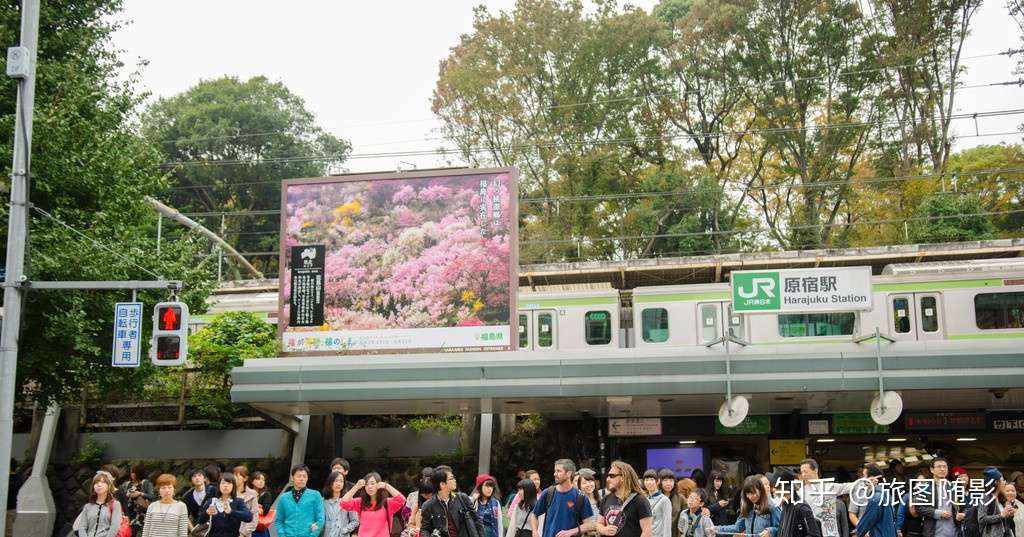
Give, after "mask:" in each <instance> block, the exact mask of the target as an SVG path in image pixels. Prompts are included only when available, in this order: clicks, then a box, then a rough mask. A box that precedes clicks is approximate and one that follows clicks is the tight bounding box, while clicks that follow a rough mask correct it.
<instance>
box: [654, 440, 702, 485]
mask: <svg viewBox="0 0 1024 537" xmlns="http://www.w3.org/2000/svg"><path fill="white" fill-rule="evenodd" d="M647 468H650V469H653V470H660V469H662V468H668V469H669V470H672V472H673V473H675V474H676V478H680V477H690V476H691V475H692V474H693V471H694V470H700V471H702V472H703V471H704V448H699V447H681V448H651V449H648V450H647Z"/></svg>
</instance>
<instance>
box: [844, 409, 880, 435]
mask: <svg viewBox="0 0 1024 537" xmlns="http://www.w3.org/2000/svg"><path fill="white" fill-rule="evenodd" d="M888 432H889V426H888V425H879V424H877V423H875V420H874V419H872V418H871V414H868V413H867V412H850V413H844V414H832V434H885V433H888Z"/></svg>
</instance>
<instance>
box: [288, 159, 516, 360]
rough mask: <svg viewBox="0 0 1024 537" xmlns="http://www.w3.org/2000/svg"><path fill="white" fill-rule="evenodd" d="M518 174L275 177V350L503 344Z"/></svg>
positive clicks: (507, 340) (511, 319)
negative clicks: (278, 346)
mask: <svg viewBox="0 0 1024 537" xmlns="http://www.w3.org/2000/svg"><path fill="white" fill-rule="evenodd" d="M516 181H517V176H516V173H515V170H513V169H510V168H498V169H467V170H441V171H430V172H426V171H424V172H407V173H397V174H364V175H352V176H341V177H320V178H314V179H293V180H288V181H285V182H284V184H283V185H282V189H281V230H282V232H281V267H280V275H281V276H280V292H279V297H278V303H279V309H280V311H279V314H278V319H279V324H278V327H279V331H280V334H281V348H282V350H283V351H284V352H285V353H288V354H305V355H309V354H366V353H382V352H395V353H406V352H458V351H488V350H495V351H498V350H513V349H514V348H515V340H514V338H513V337H512V335H513V334H515V330H514V328H515V326H514V323H515V322H516V320H517V319H516V316H515V315H514V312H515V311H516V303H515V301H516V291H517V289H518V257H517V255H518V250H517V245H518V242H517V241H518V237H517V227H518V205H517V183H516Z"/></svg>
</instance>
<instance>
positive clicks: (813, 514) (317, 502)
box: [72, 458, 1024, 537]
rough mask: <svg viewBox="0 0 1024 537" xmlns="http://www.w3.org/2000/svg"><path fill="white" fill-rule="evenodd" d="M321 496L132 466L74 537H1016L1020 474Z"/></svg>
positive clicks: (616, 471) (111, 478) (236, 474)
mask: <svg viewBox="0 0 1024 537" xmlns="http://www.w3.org/2000/svg"><path fill="white" fill-rule="evenodd" d="M330 470H331V471H330V475H329V476H328V478H327V480H326V482H325V483H324V484H323V487H322V489H321V490H320V491H317V490H314V489H312V488H311V487H310V486H309V485H310V483H309V476H310V470H309V468H307V467H306V466H304V465H297V466H295V467H293V468H292V469H291V472H290V479H289V483H288V484H287V485H286V486H284V487H283V490H282V491H281V492H280V493H279V494H277V495H274V494H272V493H271V492H270V487H269V486H268V483H267V477H266V475H265V474H264V473H262V472H258V471H257V472H252V473H251V474H250V472H249V469H248V468H247V467H245V466H236V467H234V468H232V469H230V471H225V470H224V469H222V468H220V467H219V466H217V465H210V466H207V467H206V468H203V469H195V470H191V471H189V472H188V473H187V479H188V483H187V485H186V486H185V488H184V490H180V491H179V489H178V485H179V484H178V482H177V479H176V478H175V476H173V475H171V474H160V475H159V477H157V479H156V483H155V484H154V483H150V481H149V480H148V479H147V478H146V476H147V475H148V474H147V473H146V469H145V468H144V467H142V466H133V467H131V468H130V470H129V472H127V473H128V475H127V477H126V478H125V479H124V480H123V482H122V483H121V484H120V486H115V483H116V479H117V478H116V477H115V476H117V475H118V469H117V468H116V467H112V466H105V467H104V468H102V469H101V470H99V471H98V472H97V473H96V475H95V476H94V477H93V478H92V480H91V484H90V496H89V500H88V502H87V503H86V504H85V506H84V507H83V508H82V510H81V513H80V514H79V515H78V517H77V519H75V521H74V524H73V525H72V530H73V531H74V532H75V533H76V534H77V535H76V536H75V537H270V529H271V527H273V528H274V529H275V531H276V534H277V537H356V536H358V537H598V536H602V537H732V536H738V535H745V536H752V537H851V536H855V537H1024V506H1022V505H1021V502H1020V500H1018V498H1017V490H1018V487H1020V486H1021V485H1022V484H1024V475H1021V474H1020V473H1019V472H1017V473H1016V474H1014V475H1011V476H1010V479H1009V480H1007V479H1004V477H1003V475H1002V473H1001V472H1000V471H999V470H998V469H997V468H995V467H988V468H986V469H985V470H984V471H983V472H982V475H981V476H980V477H977V478H974V479H972V478H971V476H969V475H968V473H967V471H966V470H964V469H963V468H959V467H953V468H950V466H949V464H948V462H947V461H946V460H945V459H942V458H935V459H933V460H932V461H931V462H930V464H928V465H927V467H924V468H921V469H920V471H919V474H918V476H917V477H916V478H911V479H907V478H906V476H904V475H903V473H902V470H903V469H902V466H901V465H900V466H896V465H894V464H890V465H889V474H886V473H885V472H883V471H882V469H881V468H880V467H879V466H877V465H875V464H866V465H864V466H863V467H862V468H861V470H860V471H861V473H860V476H859V478H858V479H856V480H847V481H845V482H836V481H835V480H834V479H822V478H821V476H820V468H819V466H818V463H817V462H816V461H815V460H814V459H806V460H804V461H803V462H802V463H801V464H800V466H799V472H798V473H797V472H794V471H793V470H792V469H789V468H786V467H777V468H776V469H775V471H774V472H771V473H768V474H758V473H750V474H749V475H747V476H746V477H745V478H744V479H743V480H742V482H741V483H740V484H739V486H738V487H735V490H734V488H733V487H731V486H729V485H730V484H731V483H730V478H729V477H728V476H726V475H725V474H723V473H721V472H712V473H711V475H710V476H705V474H704V473H703V472H701V471H699V470H698V471H695V472H694V473H693V474H692V475H690V476H687V477H682V478H680V477H679V476H677V475H676V474H675V473H674V472H673V471H672V470H669V469H664V468H663V469H648V470H646V471H644V472H643V473H642V474H641V473H638V472H637V471H636V470H634V468H633V467H632V466H631V465H630V464H628V463H626V462H623V461H613V462H612V463H611V465H610V466H609V468H608V469H607V471H606V473H605V475H604V476H603V477H604V479H603V482H602V480H601V478H600V476H599V475H598V473H597V472H595V471H594V470H592V469H589V468H579V469H578V468H577V467H576V465H575V464H574V462H573V461H572V460H570V459H560V460H558V461H555V463H554V467H553V474H552V477H553V479H554V484H553V485H551V486H548V487H547V488H543V487H542V485H541V475H540V473H539V472H537V471H535V470H524V471H522V472H520V473H519V475H518V476H517V481H516V482H515V483H514V491H511V492H510V493H509V494H508V495H507V496H506V497H505V498H504V499H503V497H502V494H501V491H500V488H499V486H498V482H497V480H496V479H495V478H494V477H493V476H491V475H488V474H481V475H478V476H476V478H475V479H474V480H473V483H474V487H473V490H472V491H471V492H470V493H469V494H466V493H463V492H460V491H459V490H458V485H457V479H456V475H455V472H454V470H453V469H452V468H451V467H450V466H438V467H435V468H424V469H423V470H422V471H421V472H420V474H419V476H418V477H417V479H416V485H415V487H414V488H413V490H410V491H408V493H407V494H405V493H403V492H402V491H400V490H398V489H396V488H395V487H394V486H392V484H390V483H388V482H387V481H386V480H384V479H383V478H382V477H381V475H380V474H378V473H375V472H371V473H369V474H366V475H365V476H364V477H363V478H362V479H359V480H358V481H356V482H354V483H353V482H351V481H349V480H348V479H347V478H348V473H349V463H348V462H347V461H346V460H345V459H341V458H338V459H335V460H334V461H332V462H331V469H330Z"/></svg>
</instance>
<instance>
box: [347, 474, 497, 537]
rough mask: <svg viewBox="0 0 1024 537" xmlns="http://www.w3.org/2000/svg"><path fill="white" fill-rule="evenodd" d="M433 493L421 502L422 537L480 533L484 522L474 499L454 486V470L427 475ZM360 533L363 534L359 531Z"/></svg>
mask: <svg viewBox="0 0 1024 537" xmlns="http://www.w3.org/2000/svg"><path fill="white" fill-rule="evenodd" d="M430 483H431V484H432V485H433V486H434V491H435V492H434V497H433V498H431V499H429V500H427V503H425V504H423V509H422V510H421V514H420V535H421V536H423V537H437V536H442V537H482V536H483V535H484V525H483V523H482V522H481V521H480V516H479V515H477V513H476V510H475V509H473V500H471V499H470V498H469V496H466V495H465V494H462V493H460V492H458V491H457V490H456V488H457V487H458V483H456V481H455V474H454V473H453V472H452V471H451V470H450V469H448V468H447V467H438V468H435V469H434V474H433V475H432V476H431V477H430ZM359 533H360V537H363V535H362V532H361V531H360V532H359Z"/></svg>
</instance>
